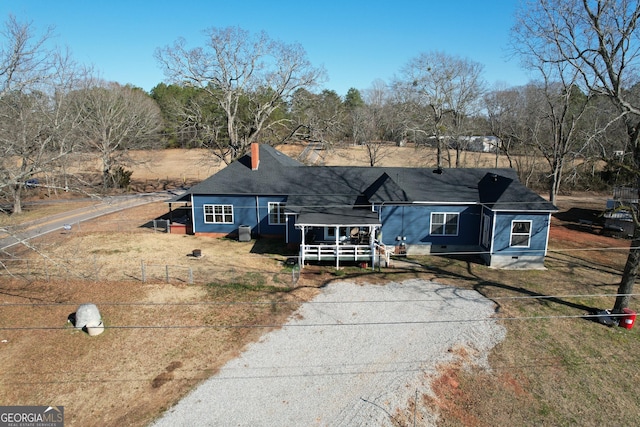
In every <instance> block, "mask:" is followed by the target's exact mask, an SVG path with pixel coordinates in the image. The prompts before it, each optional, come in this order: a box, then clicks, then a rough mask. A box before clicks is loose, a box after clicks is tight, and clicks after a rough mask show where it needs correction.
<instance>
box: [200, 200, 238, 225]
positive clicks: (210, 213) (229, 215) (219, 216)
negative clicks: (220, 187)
mask: <svg viewBox="0 0 640 427" xmlns="http://www.w3.org/2000/svg"><path fill="white" fill-rule="evenodd" d="M203 208H204V222H205V223H207V224H233V205H203Z"/></svg>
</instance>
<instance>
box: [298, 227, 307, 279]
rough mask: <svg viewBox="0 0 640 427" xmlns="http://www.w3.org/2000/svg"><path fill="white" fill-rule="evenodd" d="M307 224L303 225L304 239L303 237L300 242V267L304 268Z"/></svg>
mask: <svg viewBox="0 0 640 427" xmlns="http://www.w3.org/2000/svg"><path fill="white" fill-rule="evenodd" d="M304 227H305V226H304V225H303V226H302V239H301V243H300V269H302V267H304V238H305V236H306V235H307V233H306V231H305V228H304Z"/></svg>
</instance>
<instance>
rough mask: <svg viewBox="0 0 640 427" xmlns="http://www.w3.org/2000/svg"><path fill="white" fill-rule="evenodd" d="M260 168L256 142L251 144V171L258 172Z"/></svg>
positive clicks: (258, 146) (258, 145) (258, 150)
mask: <svg viewBox="0 0 640 427" xmlns="http://www.w3.org/2000/svg"><path fill="white" fill-rule="evenodd" d="M258 166H260V144H258V143H257V142H252V143H251V170H252V171H255V170H258Z"/></svg>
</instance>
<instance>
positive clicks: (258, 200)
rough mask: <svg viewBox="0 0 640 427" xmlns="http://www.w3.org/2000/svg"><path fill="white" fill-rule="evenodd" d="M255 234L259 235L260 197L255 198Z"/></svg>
mask: <svg viewBox="0 0 640 427" xmlns="http://www.w3.org/2000/svg"><path fill="white" fill-rule="evenodd" d="M256 233H257V235H258V236H259V235H260V197H259V196H256Z"/></svg>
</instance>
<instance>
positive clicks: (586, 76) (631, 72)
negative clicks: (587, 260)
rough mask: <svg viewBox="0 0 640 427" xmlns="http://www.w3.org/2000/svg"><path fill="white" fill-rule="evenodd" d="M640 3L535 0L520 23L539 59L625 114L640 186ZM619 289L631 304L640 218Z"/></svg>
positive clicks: (639, 258) (620, 304) (618, 307)
mask: <svg viewBox="0 0 640 427" xmlns="http://www.w3.org/2000/svg"><path fill="white" fill-rule="evenodd" d="M639 19H640V4H639V3H638V2H637V1H632V0H535V1H532V2H529V3H528V4H526V5H525V6H524V7H523V8H522V9H521V10H520V12H519V18H518V25H521V24H525V25H527V27H528V28H530V29H531V31H530V34H531V37H530V40H528V44H529V45H530V46H531V47H532V48H535V49H536V50H537V51H538V52H540V55H539V60H540V61H544V62H547V63H558V62H562V63H565V64H568V65H569V66H571V67H572V68H573V69H574V70H575V71H576V72H577V73H578V74H579V75H580V78H581V84H582V85H583V86H584V88H585V90H584V92H585V93H588V92H591V93H594V94H597V95H601V96H605V97H607V98H609V99H610V100H611V102H613V104H614V105H615V106H616V107H617V109H618V111H619V113H620V117H622V118H623V120H624V122H625V125H626V128H627V136H628V139H629V146H630V147H631V149H632V151H633V158H634V163H635V168H636V171H638V174H637V175H638V187H639V188H640V144H639V140H638V137H639V135H640V103H639V102H638V100H637V99H634V98H633V97H632V96H630V93H631V91H630V89H631V88H632V87H633V86H634V84H636V83H637V82H638V79H639V77H640V76H639V74H638V66H639V65H640V43H639V41H640V40H639V38H638V37H639V35H640V32H639V30H638V23H639ZM632 208H633V209H631V211H632V212H634V213H636V215H634V219H635V223H636V225H635V231H634V236H633V240H632V243H631V249H630V250H629V256H628V258H627V263H626V265H625V268H624V273H623V276H622V279H621V282H620V286H619V288H618V297H617V298H616V302H615V305H614V308H613V310H614V312H615V313H620V312H621V311H622V309H623V308H626V307H628V305H629V301H630V294H631V293H632V291H633V286H634V284H635V281H636V277H637V274H638V268H639V267H640V222H639V221H638V219H637V217H638V215H637V206H632Z"/></svg>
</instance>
